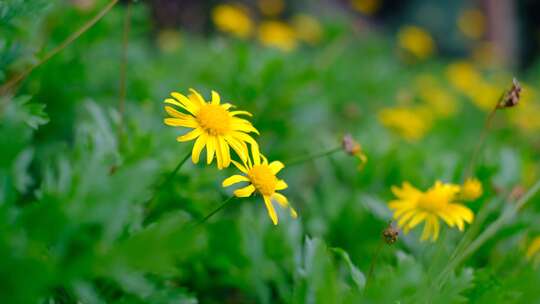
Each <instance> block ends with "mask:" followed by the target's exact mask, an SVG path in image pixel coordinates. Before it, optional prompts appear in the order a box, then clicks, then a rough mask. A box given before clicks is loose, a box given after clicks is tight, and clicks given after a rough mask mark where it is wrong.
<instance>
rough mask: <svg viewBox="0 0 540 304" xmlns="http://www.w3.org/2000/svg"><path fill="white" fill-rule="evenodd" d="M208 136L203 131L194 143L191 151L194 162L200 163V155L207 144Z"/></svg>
mask: <svg viewBox="0 0 540 304" xmlns="http://www.w3.org/2000/svg"><path fill="white" fill-rule="evenodd" d="M207 138H208V136H207V135H206V134H205V133H203V134H201V135H200V136H199V137H198V138H197V140H196V141H195V144H194V145H193V151H192V152H191V160H192V161H193V163H194V164H197V163H199V157H200V156H201V151H202V149H203V148H204V146H205V145H206V142H207Z"/></svg>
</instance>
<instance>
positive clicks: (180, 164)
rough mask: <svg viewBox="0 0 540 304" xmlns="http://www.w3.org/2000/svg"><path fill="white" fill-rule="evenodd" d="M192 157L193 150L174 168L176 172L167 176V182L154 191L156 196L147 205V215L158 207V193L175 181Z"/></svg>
mask: <svg viewBox="0 0 540 304" xmlns="http://www.w3.org/2000/svg"><path fill="white" fill-rule="evenodd" d="M190 156H191V150H190V151H188V153H187V154H186V156H184V158H182V160H181V161H180V162H179V163H178V165H176V168H174V170H173V171H172V172H171V173H170V174H169V176H167V178H166V179H165V181H164V182H163V183H162V184H161V185H160V186H159V187H158V188H157V189H156V191H154V195H152V198H150V200H149V201H148V202H147V203H146V204H147V205H148V207H147V208H146V214H149V213H150V211H152V210H153V209H154V208H155V207H156V197H157V195H158V193H159V192H161V190H163V189H164V188H165V186H167V185H168V184H169V183H170V182H171V181H172V180H173V178H174V176H175V175H176V174H177V173H178V171H179V170H180V168H182V166H183V165H184V163H185V162H186V161H187V160H188V159H189V157H190Z"/></svg>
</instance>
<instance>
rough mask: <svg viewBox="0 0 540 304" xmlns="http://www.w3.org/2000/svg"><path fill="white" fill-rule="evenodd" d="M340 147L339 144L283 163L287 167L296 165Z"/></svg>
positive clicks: (331, 152)
mask: <svg viewBox="0 0 540 304" xmlns="http://www.w3.org/2000/svg"><path fill="white" fill-rule="evenodd" d="M342 149H343V148H342V147H341V146H339V147H336V148H332V149H330V150H327V151H323V152H319V153H315V154H311V155H307V156H303V157H299V158H296V159H293V160H290V161H288V162H285V165H286V166H288V167H290V166H295V165H298V164H301V163H304V162H308V161H310V160H314V159H317V158H321V157H325V156H329V155H332V154H334V153H336V152H338V151H341V150H342Z"/></svg>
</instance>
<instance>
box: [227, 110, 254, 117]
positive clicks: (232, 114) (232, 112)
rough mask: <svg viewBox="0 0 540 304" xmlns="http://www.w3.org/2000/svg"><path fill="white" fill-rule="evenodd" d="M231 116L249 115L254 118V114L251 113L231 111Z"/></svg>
mask: <svg viewBox="0 0 540 304" xmlns="http://www.w3.org/2000/svg"><path fill="white" fill-rule="evenodd" d="M229 114H231V116H236V115H247V116H250V117H251V116H253V114H251V113H249V112H248V111H231V112H229Z"/></svg>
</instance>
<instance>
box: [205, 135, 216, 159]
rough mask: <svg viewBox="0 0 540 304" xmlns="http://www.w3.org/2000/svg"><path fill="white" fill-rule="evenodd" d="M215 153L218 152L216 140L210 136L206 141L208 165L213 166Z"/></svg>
mask: <svg viewBox="0 0 540 304" xmlns="http://www.w3.org/2000/svg"><path fill="white" fill-rule="evenodd" d="M214 152H216V138H215V137H214V136H208V140H207V141H206V164H208V165H209V164H211V163H212V161H213V160H214Z"/></svg>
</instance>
